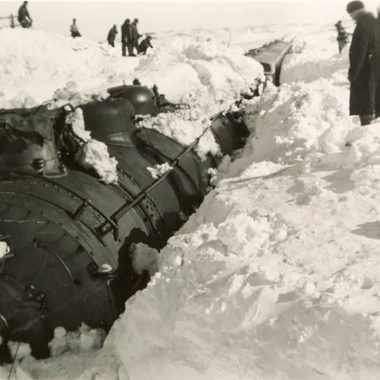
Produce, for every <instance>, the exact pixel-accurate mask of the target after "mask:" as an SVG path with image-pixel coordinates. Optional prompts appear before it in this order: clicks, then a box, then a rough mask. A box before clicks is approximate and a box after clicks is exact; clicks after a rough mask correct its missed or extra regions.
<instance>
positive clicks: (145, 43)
mask: <svg viewBox="0 0 380 380" xmlns="http://www.w3.org/2000/svg"><path fill="white" fill-rule="evenodd" d="M151 39H152V37H151V36H147V37H145V38H144V39H143V40H142V41H141V42H140V45H139V46H138V47H137V53H138V54H142V55H145V54H146V51H147V50H148V48H149V47H150V48H153V46H152V44H151V43H150V41H151Z"/></svg>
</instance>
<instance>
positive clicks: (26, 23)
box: [17, 1, 33, 28]
mask: <svg viewBox="0 0 380 380" xmlns="http://www.w3.org/2000/svg"><path fill="white" fill-rule="evenodd" d="M27 7H28V2H27V1H24V2H23V4H22V5H21V7H20V8H19V9H18V16H17V20H18V22H19V23H20V25H21V26H22V27H23V28H30V27H31V26H32V23H33V20H32V19H31V17H30V15H29V11H28V8H27Z"/></svg>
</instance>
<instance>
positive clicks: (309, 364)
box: [0, 26, 380, 380]
mask: <svg viewBox="0 0 380 380" xmlns="http://www.w3.org/2000/svg"><path fill="white" fill-rule="evenodd" d="M252 30H253V29H252V28H249V29H247V30H244V31H243V30H241V31H240V32H241V35H242V36H241V40H242V41H244V43H246V42H247V36H249V35H250V33H252V41H254V40H255V37H257V36H256V35H255V34H254V33H253V32H252ZM270 31H271V32H269V29H268V33H267V36H266V37H267V38H268V39H267V40H270V39H272V37H273V27H272V28H271V29H270ZM198 33H201V32H198ZM202 33H203V34H202V38H199V37H198V40H197V41H194V39H192V36H191V35H183V34H182V35H180V36H178V37H176V38H175V39H174V41H175V43H174V44H173V45H170V46H168V45H169V42H167V44H168V45H165V43H166V42H165V41H166V40H165V38H168V41H169V40H170V43H172V42H173V36H162V37H161V38H162V44H163V45H162V46H166V49H162V50H159V51H155V52H152V53H151V54H150V55H148V56H147V57H143V58H141V59H140V58H137V59H136V60H133V62H131V66H133V67H134V68H133V69H132V70H134V71H132V74H130V75H131V77H132V76H133V75H137V74H139V75H141V76H142V77H143V79H146V80H149V78H153V77H155V76H156V77H157V79H159V80H160V81H161V82H162V84H161V85H162V87H163V92H166V93H167V94H168V96H170V95H171V96H172V98H173V100H174V101H183V100H184V99H186V100H189V99H192V100H193V104H194V110H195V111H192V112H196V114H191V111H190V112H189V115H188V118H187V119H186V120H187V122H188V124H187V125H184V124H183V123H180V122H179V123H178V124H177V125H178V128H179V129H176V123H175V121H173V122H172V123H168V120H164V121H162V123H161V121H160V122H157V123H156V124H155V125H156V126H157V125H161V126H162V128H163V129H165V126H167V125H168V124H170V125H171V127H170V131H167V133H172V134H173V135H178V136H179V135H181V136H182V135H186V136H188V134H191V130H192V127H193V126H196V125H197V124H198V123H199V122H200V120H201V118H202V116H204V115H209V114H212V113H213V112H215V111H217V110H218V109H220V108H219V107H222V106H223V105H225V104H227V102H228V101H229V100H230V96H232V95H236V93H238V92H239V91H240V90H241V89H242V88H243V87H245V86H246V85H248V84H249V83H250V81H251V80H252V79H253V77H254V76H255V75H256V76H257V75H260V68H259V66H258V65H256V64H255V63H254V62H253V61H250V60H249V59H248V58H245V57H243V56H242V53H243V50H242V49H241V48H239V46H234V47H233V48H232V49H231V48H227V47H226V46H224V45H223V39H222V40H218V38H219V37H220V35H219V34H218V33H217V32H213V33H212V32H207V31H205V32H202ZM260 33H263V30H262V29H260ZM283 33H284V31H280V30H278V31H277V34H278V35H279V34H283ZM294 33H296V34H297V33H298V34H299V35H300V34H302V35H303V37H304V41H301V40H299V41H298V45H299V49H298V53H294V54H291V55H289V56H288V57H287V59H286V61H285V63H284V67H283V71H282V78H281V81H282V83H283V84H282V85H281V86H280V87H279V88H274V87H269V88H267V90H266V91H265V93H264V94H263V96H262V97H261V98H260V99H256V100H253V101H250V102H247V103H246V107H247V110H246V121H247V123H248V125H249V126H250V128H251V129H252V135H251V138H250V140H249V141H248V143H247V146H246V147H245V148H244V149H243V151H242V152H241V154H240V156H239V157H238V158H237V159H235V160H234V161H231V160H229V159H225V160H224V162H223V163H222V165H221V167H220V168H219V170H218V171H217V173H216V175H215V178H214V181H215V184H216V187H215V190H213V191H212V192H211V193H210V194H209V195H208V196H207V197H206V199H205V201H204V203H203V204H202V206H201V207H200V209H199V210H198V211H197V212H196V213H195V214H194V215H193V216H192V217H191V218H190V220H189V221H188V222H187V223H186V225H185V226H184V227H183V228H182V229H181V230H180V231H179V232H178V233H177V234H176V235H175V236H173V237H172V238H171V239H170V241H169V243H168V245H167V247H165V248H164V249H163V250H162V251H161V252H160V253H159V254H158V256H157V257H156V259H157V267H158V271H157V272H156V273H155V275H154V276H153V278H152V281H151V282H150V284H149V286H148V287H147V288H146V289H144V290H143V291H141V292H139V293H137V294H136V295H135V296H134V297H133V298H131V299H130V300H128V302H127V304H126V310H125V313H124V314H123V315H122V316H121V317H120V319H119V320H118V321H117V322H116V323H115V325H114V327H113V329H112V330H111V333H110V335H109V336H108V337H107V338H106V340H105V344H104V347H103V348H102V349H101V350H95V348H96V347H99V345H100V342H101V336H100V335H99V334H98V333H96V332H94V331H86V330H85V329H84V331H83V333H82V334H81V335H79V334H77V335H75V334H72V335H71V336H68V335H65V332H64V331H58V334H57V339H56V340H55V341H54V343H53V347H54V348H55V351H54V352H55V355H56V356H55V357H53V358H51V359H49V360H46V361H42V362H36V361H35V360H34V359H33V358H31V357H30V356H28V355H27V352H24V354H23V353H20V354H19V362H18V363H17V366H16V368H15V371H14V374H15V376H16V378H19V379H28V378H29V379H30V378H32V379H51V378H58V379H60V378H62V379H63V378H73V379H83V380H84V379H98V380H111V379H112V380H115V379H120V380H126V379H129V380H144V379H155V380H156V379H157V380H172V379H173V380H174V379H175V380H177V379H178V378H179V377H180V378H181V379H183V380H190V379H191V380H194V379H195V380H220V379H223V380H235V379H236V380H252V379H264V380H273V379H281V380H284V379H292V380H293V379H334V380H335V379H355V380H357V379H377V378H378V377H379V375H380V361H379V359H378V358H379V347H380V346H379V343H380V339H379V334H380V319H379V316H380V297H379V295H380V281H379V280H380V256H379V255H378V252H379V248H380V240H379V239H380V232H379V231H380V220H379V212H380V194H379V189H380V185H379V183H380V182H379V173H380V155H379V153H378V152H379V151H380V150H379V148H380V129H379V123H378V122H375V123H374V124H372V125H370V126H368V127H366V128H362V127H359V126H358V123H357V121H356V120H355V119H351V118H350V117H349V116H348V82H347V79H346V75H347V68H348V62H347V51H344V52H343V55H342V56H338V54H337V44H336V40H335V37H336V36H335V30H334V28H333V27H332V26H331V27H330V26H329V27H326V26H322V27H316V26H301V27H294V28H293V29H292V30H289V31H287V34H288V35H290V34H294ZM264 35H265V33H264ZM48 38H50V37H49V36H46V39H48ZM0 41H1V42H0V44H4V42H3V41H4V39H3V38H2V39H1V40H0ZM81 43H84V42H83V41H82V42H81ZM86 43H87V44H88V46H87V45H86V46H87V47H86V49H84V48H83V46H82V45H79V42H78V46H71V45H70V46H67V49H68V50H67V51H68V52H69V51H71V50H72V49H74V48H75V49H77V50H75V52H78V51H80V54H82V53H83V51H81V50H80V49H79V50H78V48H82V49H84V51H87V53H83V57H84V58H83V57H82V58H79V56H75V57H76V59H77V60H79V59H85V60H89V61H90V59H89V58H88V57H87V54H88V53H89V51H92V50H91V49H94V53H93V54H94V56H95V57H96V59H94V58H91V64H92V65H94V67H93V68H92V70H89V71H88V72H89V73H90V74H86V75H90V76H87V77H85V78H83V75H85V72H87V68H86V70H83V73H82V76H80V75H78V76H77V73H75V74H74V73H72V72H70V68H65V69H63V68H60V67H58V68H56V69H55V70H58V72H59V73H60V75H59V76H57V78H59V80H60V81H61V82H62V83H64V82H65V83H66V82H67V80H68V79H70V80H73V81H74V82H75V81H77V82H76V83H78V84H77V86H78V89H79V90H78V91H77V92H75V96H84V95H83V94H84V93H85V91H84V88H85V87H86V86H88V87H87V88H94V87H95V83H97V84H98V85H99V86H100V82H101V81H100V80H99V76H98V75H99V72H101V73H102V75H103V74H105V75H104V76H101V79H102V80H103V81H104V82H106V81H107V80H108V79H109V77H110V76H111V77H112V75H113V78H116V77H117V78H119V77H121V75H122V73H123V71H122V70H123V69H121V67H122V65H124V64H125V62H120V63H117V65H119V64H120V72H118V73H115V72H113V71H112V70H115V67H116V66H117V65H116V64H115V62H119V61H118V58H117V57H115V56H112V54H113V52H112V51H110V52H109V53H108V52H107V54H109V56H107V55H104V56H101V55H100V56H98V50H96V49H97V48H96V47H94V46H92V45H91V44H90V43H89V42H86ZM62 44H63V46H64V48H66V47H65V46H66V45H64V44H67V45H69V44H72V42H69V41H66V40H65V41H62ZM1 51H4V49H2V50H1ZM1 54H2V53H0V55H1ZM30 54H31V55H30V57H28V59H25V62H27V61H28V62H29V67H31V69H30V70H31V71H30V72H29V74H28V75H29V76H30V77H31V81H32V80H33V78H34V79H35V77H34V74H35V73H38V72H39V70H40V66H41V65H42V63H41V62H37V63H33V62H34V61H33V59H34V58H35V57H34V55H33V54H32V53H30ZM67 54H69V53H67ZM70 54H71V53H70ZM86 57H87V58H86ZM0 58H3V57H0ZM108 59H110V60H112V62H113V64H112V70H111V69H110V68H109V67H108V66H105V67H104V68H103V69H102V70H99V67H100V66H102V65H104V60H108ZM96 60H98V61H99V62H101V63H100V64H99V67H98V66H96V65H95V63H94V62H96ZM114 60H116V61H114ZM25 62H24V64H23V63H22V62H21V63H19V65H20V70H21V69H22V70H27V69H26V67H28V66H26V64H25ZM86 62H87V61H86ZM11 63H12V62H11ZM11 63H10V64H11ZM153 63H154V64H153ZM44 64H45V63H44ZM77 64H78V67H82V65H83V62H77ZM102 67H103V66H102ZM118 67H119V66H118ZM153 67H154V69H153ZM3 70H4V69H3ZM45 70H46V67H45ZM60 70H62V71H60ZM152 70H153V71H152ZM53 71H54V70H53ZM5 72H6V70H5ZM92 73H95V74H92ZM38 75H39V74H36V77H38ZM92 75H94V77H93V78H92V77H91V76H92ZM73 77H75V78H73ZM57 78H56V81H57V83H56V84H51V85H52V89H50V88H49V89H48V90H46V92H45V93H44V94H45V95H44V96H48V95H46V94H49V91H50V93H51V92H52V91H53V90H54V91H55V88H58V87H59V86H62V84H58V82H59V81H58V79H57ZM94 78H96V80H95V79H94ZM153 80H156V78H154V79H153ZM179 80H180V81H181V82H178V81H179ZM15 81H17V79H16V77H13V75H11V74H10V75H9V76H8V77H7V81H6V82H5V83H6V84H7V85H9V87H11V86H13V84H14V83H13V82H15ZM28 83H29V82H28V81H27V82H26V84H25V86H23V88H24V90H23V91H25V97H24V99H29V100H28V101H32V100H30V99H34V100H36V99H38V101H41V100H44V99H46V98H43V96H42V95H40V93H38V92H35V93H33V86H32V84H30V88H29V87H28ZM176 83H182V84H183V85H182V88H181V89H180V88H179V87H180V86H178V85H176ZM53 87H54V89H53ZM189 94H191V96H190V95H189ZM39 96H40V97H39ZM15 99H20V97H18V96H16V95H15V97H14V98H13V97H10V96H8V94H7V95H3V96H2V97H1V96H0V102H2V105H3V106H4V105H7V104H10V103H12V102H14V101H16V100H15ZM25 101H26V100H25ZM12 104H13V103H12ZM170 117H172V118H174V117H175V116H170ZM178 120H180V118H179V119H178ZM160 123H161V124H160ZM195 129H196V128H195ZM184 131H185V132H184ZM347 143H349V144H347ZM204 144H205V147H207V146H208V145H209V143H204ZM150 254H151V256H150V257H153V258H154V255H155V252H150ZM153 261H154V260H153ZM7 371H9V367H5V368H2V369H0V375H3V373H4V374H7ZM3 376H5V375H3Z"/></svg>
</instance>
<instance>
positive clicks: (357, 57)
mask: <svg viewBox="0 0 380 380" xmlns="http://www.w3.org/2000/svg"><path fill="white" fill-rule="evenodd" d="M347 12H348V13H349V15H350V16H351V17H352V19H354V20H355V21H356V27H355V30H354V33H353V35H352V40H351V46H350V68H349V70H348V79H349V81H350V84H351V86H350V115H359V117H360V123H361V125H367V124H370V123H371V121H372V120H373V119H374V113H375V112H376V114H380V107H378V106H377V103H379V105H380V99H376V93H377V92H378V93H379V94H380V24H379V22H378V21H377V20H376V19H375V17H374V16H373V14H371V13H368V12H367V11H366V10H365V8H364V4H363V3H362V2H361V1H351V2H349V3H348V4H347Z"/></svg>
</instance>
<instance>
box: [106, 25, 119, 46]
mask: <svg viewBox="0 0 380 380" xmlns="http://www.w3.org/2000/svg"><path fill="white" fill-rule="evenodd" d="M116 34H117V27H116V25H114V26H113V27H112V28H111V29H110V31H109V32H108V35H107V41H108V43H109V44H110V45H111V46H112V47H115V38H116Z"/></svg>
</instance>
